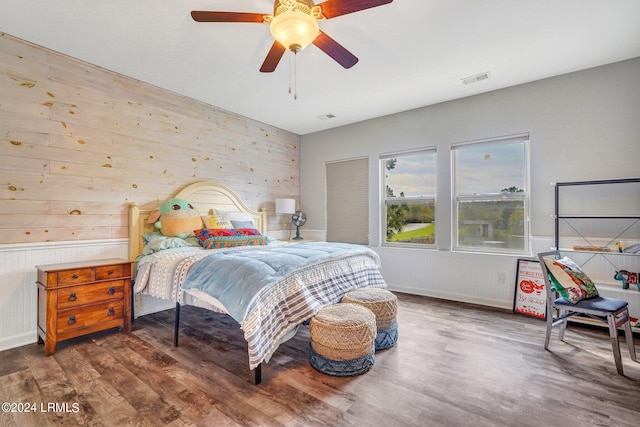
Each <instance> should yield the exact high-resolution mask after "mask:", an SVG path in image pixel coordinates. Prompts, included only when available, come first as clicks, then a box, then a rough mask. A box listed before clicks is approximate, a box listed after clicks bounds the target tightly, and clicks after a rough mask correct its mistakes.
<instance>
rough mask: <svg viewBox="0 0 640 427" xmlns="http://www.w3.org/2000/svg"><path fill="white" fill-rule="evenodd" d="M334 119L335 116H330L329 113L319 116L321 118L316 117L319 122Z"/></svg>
mask: <svg viewBox="0 0 640 427" xmlns="http://www.w3.org/2000/svg"><path fill="white" fill-rule="evenodd" d="M334 117H335V115H334V114H331V113H329V114H323V115H321V116H318V118H319V119H320V120H329V119H333V118H334Z"/></svg>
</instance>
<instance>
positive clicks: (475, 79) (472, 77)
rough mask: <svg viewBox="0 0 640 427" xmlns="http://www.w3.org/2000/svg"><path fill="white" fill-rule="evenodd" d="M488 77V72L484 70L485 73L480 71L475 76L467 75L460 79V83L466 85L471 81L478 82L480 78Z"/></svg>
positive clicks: (485, 78)
mask: <svg viewBox="0 0 640 427" xmlns="http://www.w3.org/2000/svg"><path fill="white" fill-rule="evenodd" d="M488 78H489V72H488V71H487V72H485V73H480V74H476V75H475V76H469V77H465V78H464V79H461V80H462V83H464V84H466V85H468V84H471V83H476V82H479V81H481V80H487V79H488Z"/></svg>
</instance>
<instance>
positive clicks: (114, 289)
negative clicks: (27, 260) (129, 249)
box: [58, 280, 124, 309]
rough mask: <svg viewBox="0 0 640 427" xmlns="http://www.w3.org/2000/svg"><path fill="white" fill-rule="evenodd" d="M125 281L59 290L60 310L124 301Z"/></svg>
mask: <svg viewBox="0 0 640 427" xmlns="http://www.w3.org/2000/svg"><path fill="white" fill-rule="evenodd" d="M123 297H124V280H113V281H110V282H101V283H95V284H90V285H79V286H70V287H68V288H61V289H58V309H64V308H69V307H77V306H80V305H85V304H91V303H94V302H103V301H108V300H111V299H114V300H122V298H123Z"/></svg>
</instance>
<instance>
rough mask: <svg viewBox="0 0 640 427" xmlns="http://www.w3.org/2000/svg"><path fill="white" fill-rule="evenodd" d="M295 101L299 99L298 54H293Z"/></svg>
mask: <svg viewBox="0 0 640 427" xmlns="http://www.w3.org/2000/svg"><path fill="white" fill-rule="evenodd" d="M293 99H298V52H293Z"/></svg>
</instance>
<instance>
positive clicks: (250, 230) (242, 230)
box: [236, 228, 260, 236]
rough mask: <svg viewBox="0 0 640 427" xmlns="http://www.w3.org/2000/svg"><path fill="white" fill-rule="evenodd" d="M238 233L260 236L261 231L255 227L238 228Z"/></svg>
mask: <svg viewBox="0 0 640 427" xmlns="http://www.w3.org/2000/svg"><path fill="white" fill-rule="evenodd" d="M236 233H237V234H239V235H241V236H260V232H259V231H258V230H256V229H255V228H236Z"/></svg>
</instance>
